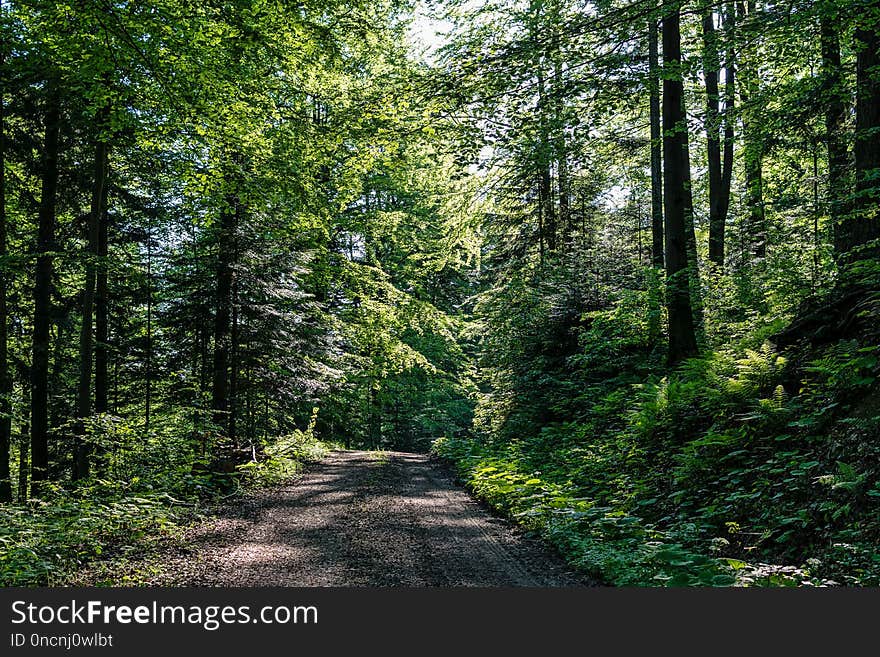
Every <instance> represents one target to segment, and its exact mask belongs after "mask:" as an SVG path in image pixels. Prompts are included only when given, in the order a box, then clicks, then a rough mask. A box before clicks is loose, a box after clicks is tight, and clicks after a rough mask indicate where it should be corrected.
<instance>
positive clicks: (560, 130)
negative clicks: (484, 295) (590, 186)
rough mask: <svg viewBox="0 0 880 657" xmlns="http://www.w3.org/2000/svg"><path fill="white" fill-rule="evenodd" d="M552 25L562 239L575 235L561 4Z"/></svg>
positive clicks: (555, 128) (554, 7)
mask: <svg viewBox="0 0 880 657" xmlns="http://www.w3.org/2000/svg"><path fill="white" fill-rule="evenodd" d="M550 18H551V21H552V22H553V46H552V48H553V51H552V53H553V85H552V86H551V88H552V90H553V91H552V95H553V105H554V107H553V114H554V116H553V121H554V126H553V128H554V133H555V142H556V144H555V147H554V150H555V151H556V152H555V159H556V184H557V188H558V192H559V231H560V233H561V234H562V235H565V236H567V235H569V233H570V232H571V184H570V175H569V170H568V144H567V143H566V142H567V139H566V135H565V123H566V121H565V98H566V92H565V85H564V84H563V76H564V74H563V61H562V48H561V44H560V34H559V33H560V30H561V29H562V26H561V22H562V16H561V8H560V3H559V2H558V1H557V2H554V3H553V4H552V13H551V17H550Z"/></svg>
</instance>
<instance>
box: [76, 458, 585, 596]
mask: <svg viewBox="0 0 880 657" xmlns="http://www.w3.org/2000/svg"><path fill="white" fill-rule="evenodd" d="M152 561H153V562H154V563H153V564H152V566H151V567H150V568H148V569H144V568H143V567H141V568H138V569H137V570H138V571H139V575H138V576H136V577H132V576H131V575H130V574H128V575H126V574H125V573H124V572H123V571H124V569H123V571H120V570H118V569H116V568H113V567H110V568H100V569H99V571H97V572H92V573H91V575H89V576H87V577H86V579H88V580H91V581H92V583H94V582H96V581H98V582H100V583H101V584H105V585H107V584H116V585H118V584H125V583H137V584H149V585H164V586H542V587H559V586H589V585H591V584H592V582H591V581H589V580H588V579H586V578H584V577H582V576H580V575H578V574H576V573H574V572H572V570H571V569H570V567H569V566H567V565H566V563H565V562H564V561H563V559H562V558H561V557H560V556H558V555H557V554H556V553H555V552H553V551H552V549H551V548H549V547H547V546H546V545H545V544H544V543H543V542H541V541H540V540H539V539H537V538H533V537H530V536H527V535H525V534H524V533H523V532H522V531H521V530H519V529H518V528H516V527H515V526H513V525H511V524H510V523H508V522H506V521H504V520H502V519H499V518H496V517H494V516H492V515H491V514H490V513H489V512H488V511H486V510H485V509H484V508H483V507H481V506H480V505H479V504H478V503H477V502H475V501H474V500H473V499H472V498H471V497H469V496H468V494H467V493H466V492H465V491H464V490H463V489H461V488H460V487H459V486H457V485H456V484H455V482H454V481H453V478H452V476H451V475H450V474H449V472H448V471H447V470H446V468H445V467H444V466H443V465H442V464H441V463H439V462H438V461H436V460H435V459H433V458H431V457H429V456H427V455H424V454H408V453H400V452H363V451H335V452H333V453H331V454H330V455H329V456H328V457H327V458H326V459H324V460H323V461H321V462H320V463H317V464H313V465H312V466H310V467H309V468H308V469H307V470H306V472H305V473H304V474H303V475H302V476H301V477H299V478H298V479H296V480H295V481H292V482H291V483H289V484H287V485H284V486H280V487H274V488H266V489H262V490H258V491H255V492H252V493H249V494H248V495H246V496H245V497H243V498H240V499H238V500H236V502H235V503H234V504H230V505H228V506H225V507H223V508H221V509H220V510H219V512H218V513H217V514H216V516H214V517H212V518H209V519H207V520H205V521H203V522H200V523H197V524H195V525H193V526H191V527H190V528H189V529H188V530H187V531H186V533H185V535H184V536H183V537H182V540H181V541H174V542H173V544H172V545H170V546H166V547H165V548H163V550H162V551H161V553H160V554H159V555H158V556H157V557H155V558H153V559H152ZM108 566H109V564H108ZM100 571H103V572H100ZM145 573H149V574H148V575H145Z"/></svg>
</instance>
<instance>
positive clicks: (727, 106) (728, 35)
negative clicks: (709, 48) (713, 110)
mask: <svg viewBox="0 0 880 657" xmlns="http://www.w3.org/2000/svg"><path fill="white" fill-rule="evenodd" d="M724 37H725V41H726V42H727V47H726V55H725V59H726V60H727V61H726V62H725V65H724V153H723V156H722V163H721V194H720V204H719V210H718V214H719V216H721V217H723V220H724V222H723V223H722V224H721V228H722V231H723V229H724V226H725V224H726V223H727V213H728V211H729V210H730V185H731V182H732V180H733V141H734V125H735V124H736V116H734V113H733V112H734V108H735V106H736V84H735V77H736V43H735V41H734V39H735V37H736V9H735V8H734V5H733V0H730V1H729V2H728V3H727V11H726V12H725V15H724ZM720 242H721V261H720V262H721V264H722V265H723V264H724V254H725V243H724V233H723V232H722V233H721V240H720Z"/></svg>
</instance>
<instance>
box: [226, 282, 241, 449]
mask: <svg viewBox="0 0 880 657" xmlns="http://www.w3.org/2000/svg"><path fill="white" fill-rule="evenodd" d="M229 338H230V339H229V342H230V344H229V355H230V363H229V364H230V367H229V424H228V428H227V435H228V436H229V441H230V443H231V444H232V447H233V449H237V448H238V387H239V379H238V371H239V352H238V340H239V325H238V277H236V276H235V275H233V277H232V329H231V332H230V335H229Z"/></svg>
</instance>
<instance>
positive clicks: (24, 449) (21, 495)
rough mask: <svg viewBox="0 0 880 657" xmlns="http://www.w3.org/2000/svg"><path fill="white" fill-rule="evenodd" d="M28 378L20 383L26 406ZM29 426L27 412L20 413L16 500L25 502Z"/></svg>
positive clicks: (28, 390) (28, 395)
mask: <svg viewBox="0 0 880 657" xmlns="http://www.w3.org/2000/svg"><path fill="white" fill-rule="evenodd" d="M29 378H30V376H29V373H28V376H27V377H24V378H22V384H21V401H22V405H23V406H24V407H25V408H27V405H28V404H29V403H30V382H29V381H28V379H29ZM30 433H31V428H30V424H29V423H28V414H27V413H22V414H21V425H20V428H19V443H18V502H19V503H22V502H27V498H28V437H29V436H30Z"/></svg>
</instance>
